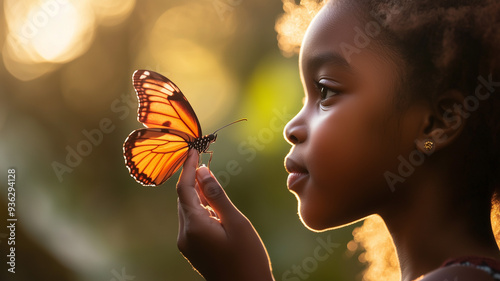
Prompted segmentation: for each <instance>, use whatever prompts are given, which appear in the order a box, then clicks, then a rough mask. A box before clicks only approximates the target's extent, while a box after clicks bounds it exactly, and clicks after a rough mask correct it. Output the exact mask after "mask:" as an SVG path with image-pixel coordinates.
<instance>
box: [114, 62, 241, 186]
mask: <svg viewBox="0 0 500 281" xmlns="http://www.w3.org/2000/svg"><path fill="white" fill-rule="evenodd" d="M132 80H133V84H134V88H135V91H136V92H137V97H138V99H139V109H138V115H139V116H138V117H137V119H138V120H139V122H141V123H142V124H143V125H144V126H146V128H143V129H137V130H135V131H133V132H132V133H131V134H130V135H129V136H128V137H127V139H126V140H125V143H124V144H123V156H124V157H125V165H127V168H128V170H129V173H130V175H131V176H132V177H133V178H134V179H135V180H136V181H137V182H138V183H140V184H142V185H145V186H157V185H160V184H162V183H164V182H165V181H166V180H168V179H169V178H170V177H171V176H172V175H173V174H174V173H175V172H176V171H177V170H178V169H179V168H180V167H181V166H182V164H183V163H184V161H185V160H186V158H187V155H188V151H189V149H193V148H194V149H196V150H197V151H198V153H210V160H211V159H212V155H211V154H212V152H211V151H208V147H209V146H210V144H211V143H213V142H215V140H216V139H217V135H216V132H217V131H219V130H220V129H219V130H216V131H215V132H213V133H212V134H209V135H206V136H202V134H201V127H200V122H199V121H198V118H197V117H196V114H195V113H194V110H193V108H192V107H191V105H190V104H189V102H188V101H187V99H186V97H184V95H183V94H182V92H181V90H179V88H178V87H177V86H176V85H175V84H174V83H173V82H172V81H170V80H169V79H168V78H166V77H164V76H163V75H161V74H159V73H156V72H154V71H151V70H136V71H135V72H134V74H133V75H132ZM243 120H246V119H240V120H237V121H235V122H233V123H230V124H228V125H226V126H224V127H227V126H229V125H231V124H234V123H236V122H240V121H243ZM224 127H222V128H224ZM222 128H221V129H222ZM209 163H210V161H209Z"/></svg>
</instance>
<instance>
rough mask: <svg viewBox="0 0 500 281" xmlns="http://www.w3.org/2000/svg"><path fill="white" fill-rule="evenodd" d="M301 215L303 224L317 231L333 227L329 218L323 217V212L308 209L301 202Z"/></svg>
mask: <svg viewBox="0 0 500 281" xmlns="http://www.w3.org/2000/svg"><path fill="white" fill-rule="evenodd" d="M323 214H324V213H323ZM299 217H300V221H302V224H304V226H305V227H307V228H308V229H310V230H312V231H315V232H321V231H325V230H327V229H330V228H332V227H333V226H332V225H331V223H330V222H329V221H328V220H327V218H323V217H322V215H321V214H317V213H316V212H314V211H312V210H308V209H307V208H305V206H303V205H302V204H300V203H299Z"/></svg>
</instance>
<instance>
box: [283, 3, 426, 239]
mask: <svg viewBox="0 0 500 281" xmlns="http://www.w3.org/2000/svg"><path fill="white" fill-rule="evenodd" d="M341 2H346V3H347V1H341ZM346 3H344V4H338V3H337V1H330V2H329V3H328V4H327V5H326V6H325V7H324V8H323V9H322V10H321V11H320V13H319V14H318V15H317V16H316V18H315V19H314V20H313V22H312V23H311V25H310V27H309V29H308V31H307V33H306V36H305V38H304V41H303V45H302V49H301V54H300V61H299V64H300V71H301V79H302V84H303V86H304V91H305V102H304V106H303V108H302V109H301V111H300V112H299V113H298V114H297V115H296V116H295V117H294V118H293V119H292V120H291V121H290V122H289V123H288V124H287V126H286V128H285V136H286V138H287V139H288V141H289V142H290V143H291V144H292V145H293V147H292V149H291V150H290V153H289V154H288V156H287V159H286V168H287V170H288V172H290V176H289V178H288V187H289V189H290V190H291V191H292V192H293V193H294V194H295V195H296V197H297V199H298V200H299V213H300V216H301V218H302V220H303V222H304V223H305V224H306V225H307V226H308V227H310V228H312V229H315V230H323V229H326V228H331V227H336V226H340V225H343V224H346V223H350V222H352V221H355V220H358V219H361V218H363V217H365V216H367V215H370V214H373V213H378V212H382V211H383V210H387V208H389V207H390V206H391V205H393V204H394V203H392V202H396V200H394V199H395V195H396V194H400V192H399V193H392V192H391V189H390V188H389V185H388V183H387V182H386V179H385V177H384V172H386V171H391V172H393V173H397V171H398V170H397V169H398V164H399V160H398V156H399V155H402V156H403V157H407V155H409V153H410V152H411V151H412V150H414V149H415V143H414V142H415V140H416V139H417V138H418V133H419V130H421V127H422V126H423V124H424V122H425V120H424V117H423V115H422V114H421V112H422V110H423V108H424V106H425V105H424V104H423V103H417V102H414V103H412V105H411V106H407V107H406V108H405V109H404V110H396V106H395V104H394V98H395V95H396V94H401V93H399V92H397V89H398V87H397V81H398V79H399V76H398V75H399V70H398V69H399V68H398V65H397V64H396V62H395V60H394V59H391V58H390V57H389V56H388V53H389V52H388V51H389V50H388V49H385V48H387V47H381V46H380V45H379V43H378V42H377V40H380V39H381V38H377V37H376V36H374V37H371V36H369V35H367V32H366V31H365V30H366V29H367V28H368V29H370V28H372V29H371V30H375V29H373V28H374V26H373V25H374V24H377V25H378V22H376V20H375V19H373V21H371V23H370V25H371V26H368V27H367V24H366V20H364V19H363V18H361V16H360V11H358V10H356V9H355V8H354V7H352V6H351V5H353V4H352V3H347V4H346ZM378 28H379V29H380V28H382V27H381V26H380V25H378ZM371 34H372V35H373V34H374V33H371ZM363 40H364V41H363ZM367 40H368V41H367ZM407 182H411V178H409V179H407V181H406V182H405V183H407ZM396 188H402V189H403V188H405V187H403V186H402V185H400V186H397V185H396ZM382 208H384V209H382Z"/></svg>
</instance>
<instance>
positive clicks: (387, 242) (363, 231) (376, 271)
mask: <svg viewBox="0 0 500 281" xmlns="http://www.w3.org/2000/svg"><path fill="white" fill-rule="evenodd" d="M352 234H353V236H354V241H355V242H356V243H358V244H359V245H360V246H361V247H362V248H364V249H365V250H366V252H364V253H362V254H360V255H359V261H360V262H362V263H368V267H367V269H366V270H365V272H364V273H363V281H375V280H386V281H399V280H401V273H400V270H399V261H398V258H397V255H396V249H395V248H394V243H393V242H392V238H391V235H390V234H389V231H388V230H387V227H386V226H385V223H384V221H383V220H382V218H381V217H380V216H377V215H373V216H370V217H368V218H366V219H365V221H364V223H363V225H362V226H360V227H357V228H356V229H354V231H353V232H352ZM356 248H357V247H356Z"/></svg>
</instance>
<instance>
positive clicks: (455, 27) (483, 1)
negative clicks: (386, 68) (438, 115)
mask: <svg viewBox="0 0 500 281" xmlns="http://www.w3.org/2000/svg"><path fill="white" fill-rule="evenodd" d="M355 3H356V4H355V5H356V6H358V8H361V10H363V11H364V14H365V15H366V20H368V21H372V20H374V19H376V20H377V21H378V22H379V23H380V24H381V26H382V27H383V31H382V33H381V35H380V36H379V37H378V38H375V39H376V41H377V44H379V45H382V46H389V47H390V49H392V50H395V53H396V54H397V56H398V57H399V58H400V59H401V60H402V64H403V67H402V71H401V73H402V74H401V76H402V77H400V81H401V85H399V87H398V88H399V90H401V93H400V94H399V95H396V96H397V97H396V104H397V105H398V106H399V107H402V106H404V105H405V104H409V101H411V100H413V99H416V98H418V99H420V98H426V99H429V100H434V99H436V98H437V97H439V96H440V94H442V93H444V92H447V91H459V92H461V93H462V94H463V95H464V96H465V97H466V100H465V101H466V102H467V103H466V104H465V105H467V106H464V110H463V111H464V112H466V114H467V120H466V122H465V126H464V130H463V132H462V134H461V135H460V140H461V141H463V142H464V143H465V144H466V147H468V148H469V149H466V151H463V153H460V155H456V157H457V159H456V160H457V162H460V163H463V166H462V167H461V168H460V171H457V172H459V173H461V174H462V175H467V182H466V183H467V187H468V188H467V190H466V191H460V192H462V195H466V196H467V197H469V198H474V200H470V201H471V202H475V203H474V204H475V205H474V206H469V207H470V209H471V210H474V209H477V208H478V206H481V207H480V208H481V210H480V211H481V212H482V211H485V210H486V208H488V210H489V208H491V205H490V204H489V203H491V202H492V200H493V202H499V201H498V200H499V199H500V1H498V0H357V1H355Z"/></svg>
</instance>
